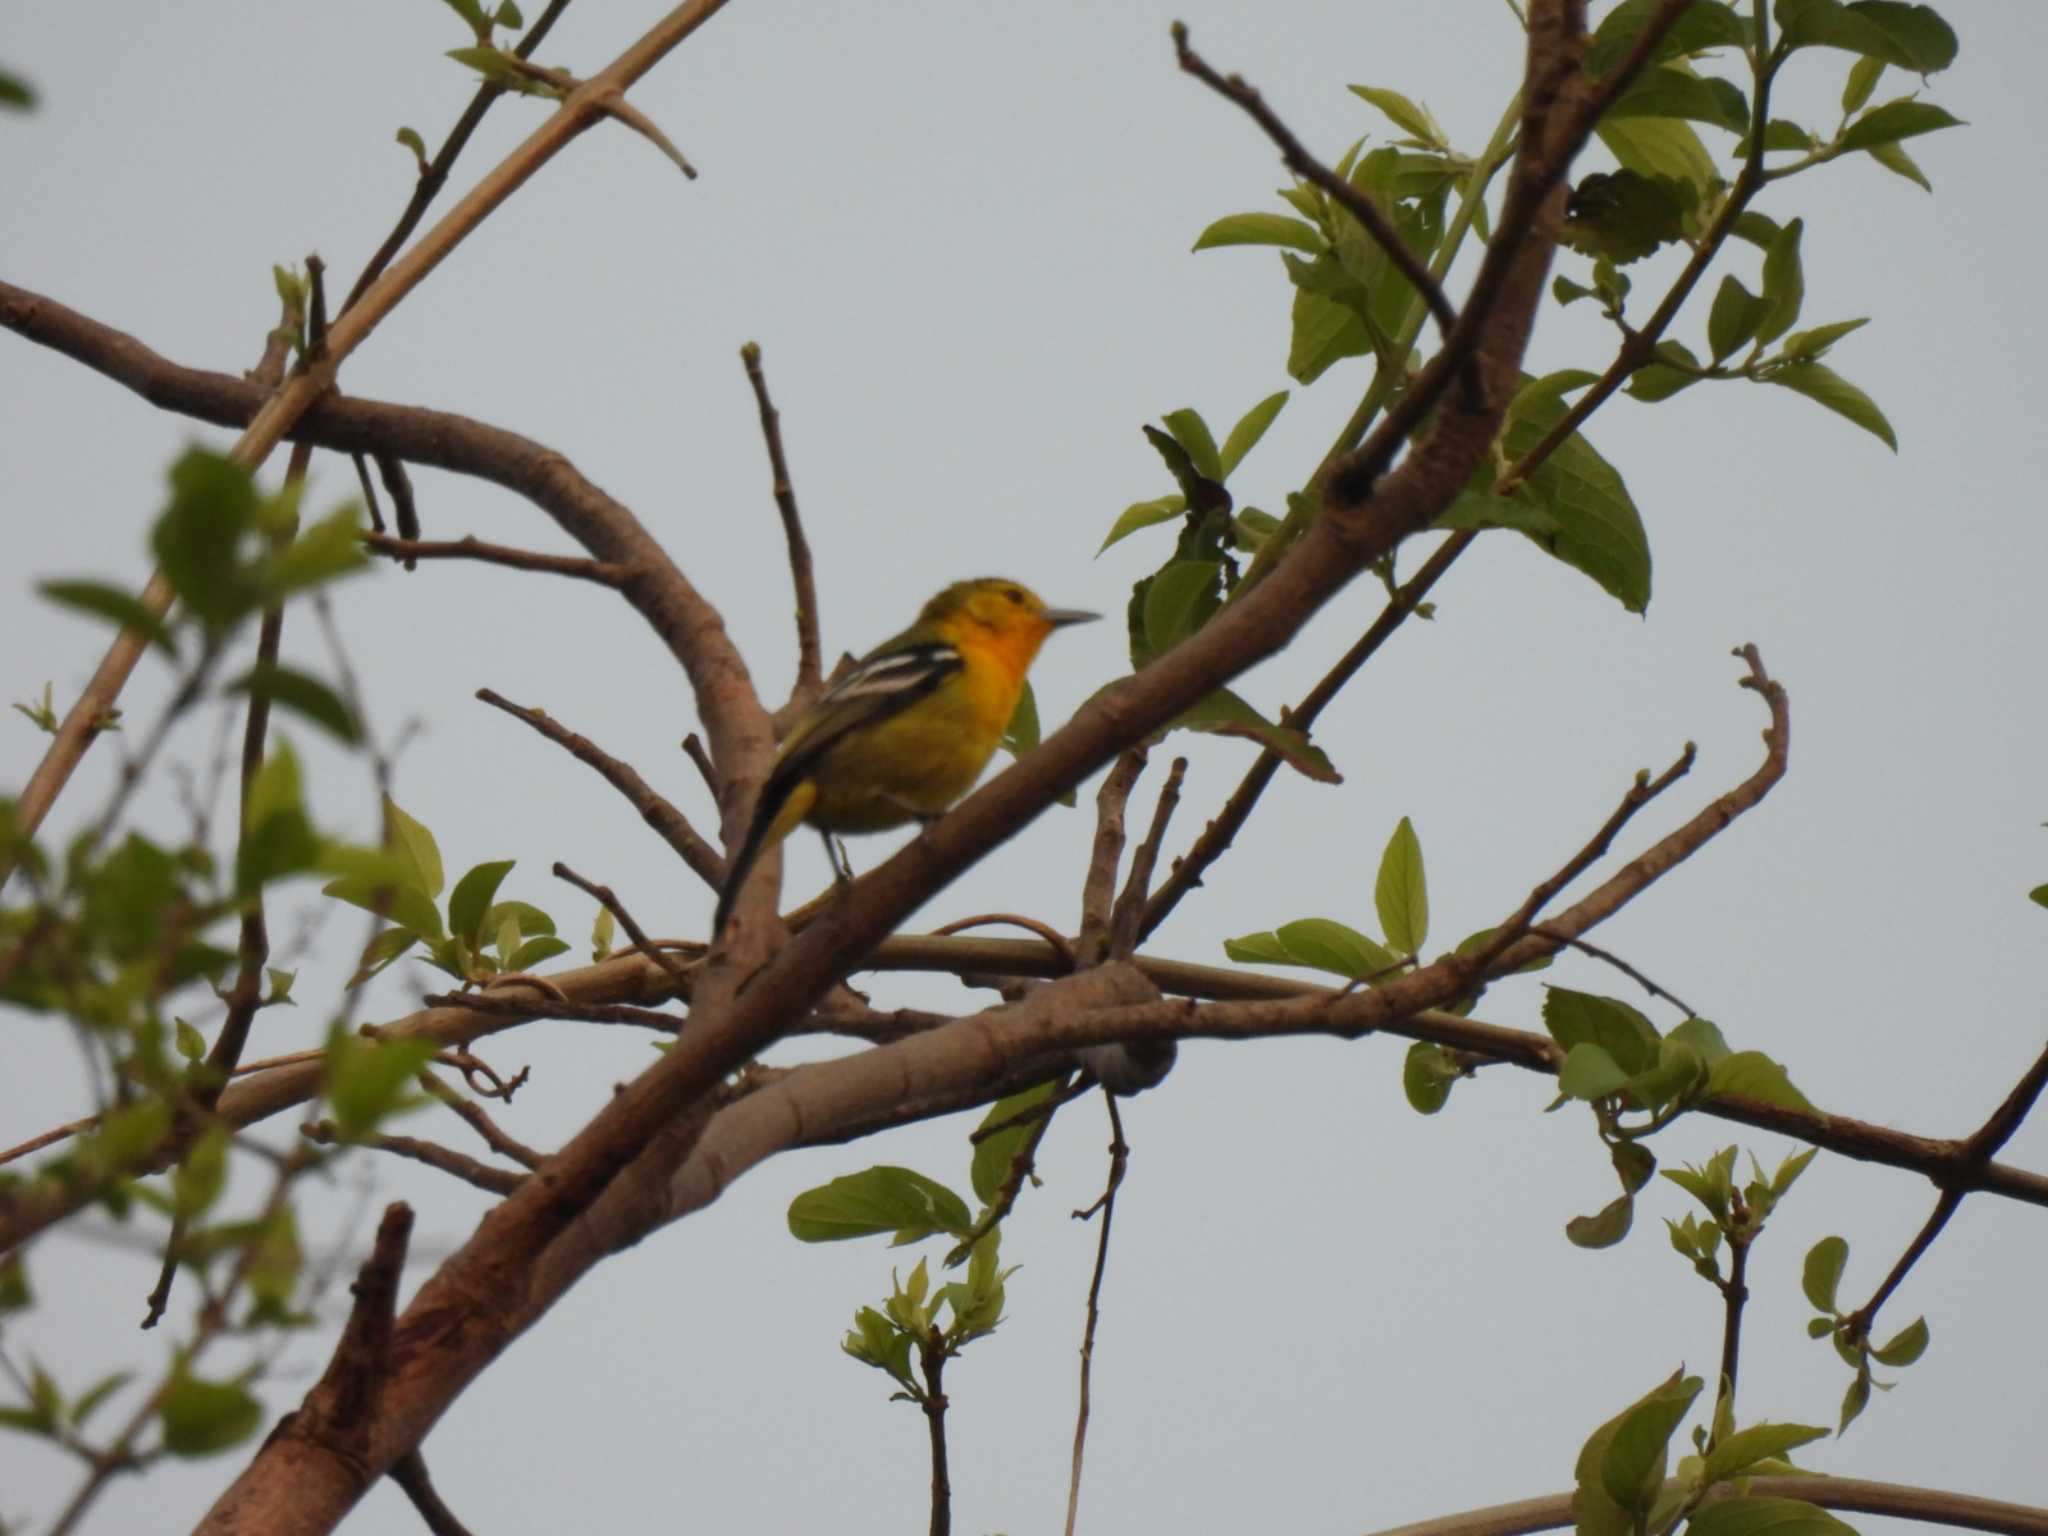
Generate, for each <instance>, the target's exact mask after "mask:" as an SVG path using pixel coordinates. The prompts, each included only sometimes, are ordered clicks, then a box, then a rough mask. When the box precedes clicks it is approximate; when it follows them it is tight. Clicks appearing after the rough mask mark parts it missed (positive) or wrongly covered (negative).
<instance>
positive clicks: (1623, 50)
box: [1586, 0, 1749, 78]
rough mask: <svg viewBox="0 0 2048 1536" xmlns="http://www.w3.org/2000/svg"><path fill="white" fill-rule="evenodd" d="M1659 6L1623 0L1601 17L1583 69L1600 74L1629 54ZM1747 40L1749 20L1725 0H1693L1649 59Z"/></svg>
mask: <svg viewBox="0 0 2048 1536" xmlns="http://www.w3.org/2000/svg"><path fill="white" fill-rule="evenodd" d="M1660 9H1662V0H1622V3H1621V4H1620V5H1617V6H1615V7H1614V9H1613V10H1611V11H1609V12H1608V13H1607V14H1606V15H1605V16H1604V17H1602V18H1601V21H1600V25H1599V27H1598V28H1597V29H1596V30H1595V31H1594V33H1593V38H1592V41H1591V43H1590V44H1589V45H1588V47H1587V49H1586V71H1587V73H1588V74H1590V75H1592V76H1594V77H1595V78H1599V77H1602V76H1604V75H1606V73H1607V72H1608V71H1609V70H1610V69H1612V68H1613V67H1614V66H1615V65H1616V64H1618V63H1620V62H1621V60H1622V59H1623V58H1624V57H1625V56H1626V55H1627V54H1628V52H1629V50H1630V48H1631V47H1633V46H1634V44H1635V40H1636V39H1637V38H1638V37H1639V36H1641V35H1642V30H1643V24H1644V23H1645V22H1647V21H1648V20H1649V19H1650V18H1651V17H1652V16H1653V15H1655V14H1656V13H1657V12H1658V11H1659V10H1660ZM1748 42H1749V23H1748V22H1747V21H1745V20H1744V19H1743V18H1742V17H1741V16H1740V15H1738V14H1737V13H1736V11H1735V10H1734V9H1733V8H1732V7H1730V6H1729V5H1727V4H1725V3H1724V0H1695V3H1694V4H1693V5H1692V6H1690V7H1689V8H1688V9H1686V10H1685V11H1683V12H1682V13H1680V15H1679V18H1678V21H1677V22H1676V23H1675V24H1674V25H1673V26H1672V28H1671V30H1670V31H1668V32H1667V33H1665V34H1664V37H1663V39H1662V41H1660V42H1659V43H1658V45H1657V47H1656V49H1655V50H1654V51H1653V53H1652V55H1651V58H1652V60H1653V61H1654V60H1657V59H1669V58H1678V57H1683V56H1689V55H1691V54H1695V53H1704V52H1706V51H1707V50H1709V49H1712V48H1740V47H1743V46H1745V45H1746V44H1747V43H1748Z"/></svg>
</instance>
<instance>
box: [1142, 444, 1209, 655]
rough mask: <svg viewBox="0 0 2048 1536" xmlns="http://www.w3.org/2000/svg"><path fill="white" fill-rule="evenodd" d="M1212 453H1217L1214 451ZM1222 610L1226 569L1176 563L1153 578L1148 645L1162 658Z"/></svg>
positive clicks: (1147, 621) (1148, 598)
mask: <svg viewBox="0 0 2048 1536" xmlns="http://www.w3.org/2000/svg"><path fill="white" fill-rule="evenodd" d="M1210 451H1211V453H1212V454H1213V453H1214V449H1213V447H1212V448H1211V450H1210ZM1222 606H1223V566H1222V565H1221V563H1220V562H1218V561H1214V560H1175V561H1172V562H1170V563H1169V564H1167V565H1166V566H1164V567H1163V568H1161V569H1160V571H1159V572H1158V573H1157V574H1156V575H1154V576H1153V578H1152V585H1151V587H1150V588H1149V589H1148V590H1147V591H1146V593H1145V641H1146V644H1147V645H1149V646H1150V647H1151V649H1152V654H1153V655H1155V656H1163V655H1164V654H1165V653H1166V652H1168V651H1170V650H1171V649H1173V647H1174V646H1176V645H1178V644H1179V643H1180V642H1181V641H1183V640H1185V639H1186V638H1187V637H1188V636H1189V635H1192V634H1193V633H1194V632H1195V631H1196V630H1198V629H1200V628H1201V627H1202V626H1203V625H1204V624H1206V623H1208V622H1209V620H1210V618H1211V617H1213V616H1214V614H1215V613H1216V610H1217V609H1219V608H1221V607H1222Z"/></svg>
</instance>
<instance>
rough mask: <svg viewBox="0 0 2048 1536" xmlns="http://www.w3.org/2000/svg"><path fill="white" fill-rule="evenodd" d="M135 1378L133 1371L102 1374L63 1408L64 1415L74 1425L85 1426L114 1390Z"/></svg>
mask: <svg viewBox="0 0 2048 1536" xmlns="http://www.w3.org/2000/svg"><path fill="white" fill-rule="evenodd" d="M134 1379H135V1373H134V1372H133V1371H115V1372H114V1373H113V1374H112V1375H111V1376H102V1377H101V1378H100V1379H99V1380H98V1381H96V1382H94V1383H93V1384H92V1385H91V1386H89V1387H87V1388H86V1389H85V1390H84V1391H83V1392H81V1393H79V1394H78V1397H77V1399H76V1401H74V1402H73V1403H72V1404H71V1406H70V1407H69V1408H68V1409H66V1410H65V1414H64V1416H65V1417H66V1418H68V1419H69V1420H70V1421H71V1422H72V1424H73V1426H74V1427H76V1428H78V1429H83V1428H85V1421H86V1420H87V1419H89V1418H91V1417H92V1416H93V1414H94V1413H95V1412H96V1411H97V1410H98V1409H99V1407H100V1406H101V1405H102V1404H103V1403H105V1402H106V1400H107V1399H108V1398H110V1397H112V1396H113V1395H114V1394H115V1393H116V1392H118V1391H120V1390H121V1389H122V1388H123V1387H125V1386H127V1385H128V1383H129V1382H131V1381H133V1380H134Z"/></svg>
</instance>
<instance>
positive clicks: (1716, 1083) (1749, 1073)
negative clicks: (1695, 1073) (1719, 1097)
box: [1707, 1051, 1814, 1110]
mask: <svg viewBox="0 0 2048 1536" xmlns="http://www.w3.org/2000/svg"><path fill="white" fill-rule="evenodd" d="M1707 1092H1709V1093H1713V1094H1722V1093H1728V1094H1735V1095H1737V1096H1738V1097H1741V1098H1745V1099H1757V1100H1760V1101H1761V1102H1763V1103H1765V1104H1776V1105H1777V1106H1779V1107H1780V1108H1781V1109H1806V1110H1810V1109H1812V1108H1813V1107H1814V1106H1813V1102H1812V1101H1811V1100H1810V1099H1808V1098H1807V1097H1806V1095H1805V1094H1803V1093H1801V1092H1800V1091H1799V1090H1798V1089H1797V1088H1795V1087H1793V1086H1792V1079H1791V1078H1789V1077H1787V1076H1786V1075H1785V1069H1784V1068H1783V1067H1782V1066H1780V1065H1779V1064H1778V1063H1777V1062H1775V1061H1773V1060H1771V1058H1770V1057H1768V1056H1766V1055H1765V1054H1764V1053H1763V1052H1762V1051H1737V1052H1736V1053H1735V1054H1734V1055H1732V1056H1730V1057H1728V1058H1726V1059H1725V1060H1723V1061H1721V1062H1718V1063H1716V1064H1715V1067H1714V1070H1713V1072H1712V1073H1711V1074H1710V1075H1709V1076H1708V1078H1707Z"/></svg>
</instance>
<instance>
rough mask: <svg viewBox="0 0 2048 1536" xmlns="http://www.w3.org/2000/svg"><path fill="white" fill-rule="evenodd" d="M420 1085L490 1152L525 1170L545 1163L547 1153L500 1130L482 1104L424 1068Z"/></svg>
mask: <svg viewBox="0 0 2048 1536" xmlns="http://www.w3.org/2000/svg"><path fill="white" fill-rule="evenodd" d="M420 1086H421V1087H422V1088H424V1089H426V1090H427V1092H428V1093H430V1094H432V1095H433V1096H434V1097H435V1098H437V1099H439V1100H440V1101H441V1102H442V1103H443V1104H445V1105H447V1106H448V1107H449V1108H450V1109H452V1110H454V1111H455V1113H456V1114H457V1115H459V1116H461V1117H462V1119H463V1121H464V1122H465V1123H466V1124H467V1125H468V1126H469V1128H470V1129H471V1130H473V1131H475V1132H476V1133H477V1135H479V1136H481V1137H482V1138H483V1139H484V1145H486V1146H488V1147H489V1148H490V1149H491V1150H492V1151H493V1152H496V1153H498V1154H499V1155H500V1156H503V1157H509V1158H511V1159H512V1161H513V1162H515V1163H523V1164H525V1166H527V1167H528V1168H538V1167H539V1166H540V1165H541V1164H542V1163H544V1162H546V1161H547V1154H545V1153H543V1152H537V1151H535V1150H534V1149H533V1148H532V1147H529V1146H528V1145H527V1144H526V1143H525V1142H523V1141H521V1140H519V1139H518V1138H517V1137H515V1136H513V1135H511V1134H510V1133H508V1132H507V1131H505V1130H504V1129H503V1128H502V1127H500V1126H499V1124H498V1122H497V1121H495V1120H493V1119H492V1118H491V1116H490V1113H489V1111H487V1110H486V1109H485V1108H484V1107H483V1105H481V1104H479V1103H477V1101H476V1100H475V1099H472V1098H471V1097H469V1095H468V1094H465V1093H458V1092H457V1091H456V1090H455V1089H453V1088H451V1087H449V1086H448V1085H447V1084H446V1083H444V1082H442V1081H441V1079H440V1078H438V1077H436V1076H435V1075H434V1074H433V1073H432V1072H430V1071H428V1070H427V1069H426V1068H424V1067H422V1068H421V1069H420Z"/></svg>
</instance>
